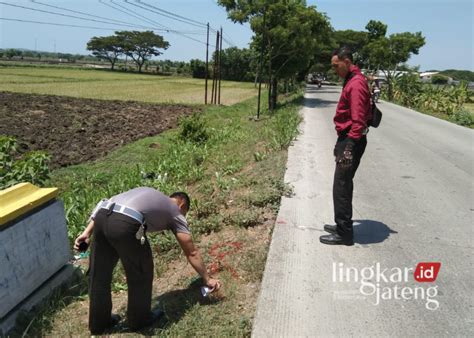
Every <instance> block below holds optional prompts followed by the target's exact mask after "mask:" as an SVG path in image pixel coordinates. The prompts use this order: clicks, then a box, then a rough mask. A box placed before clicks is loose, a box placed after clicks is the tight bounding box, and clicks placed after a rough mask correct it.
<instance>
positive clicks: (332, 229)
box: [324, 224, 337, 234]
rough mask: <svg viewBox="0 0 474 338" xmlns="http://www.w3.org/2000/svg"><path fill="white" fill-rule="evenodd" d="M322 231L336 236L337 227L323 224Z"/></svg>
mask: <svg viewBox="0 0 474 338" xmlns="http://www.w3.org/2000/svg"><path fill="white" fill-rule="evenodd" d="M324 231H326V232H329V233H330V234H337V225H331V224H324Z"/></svg>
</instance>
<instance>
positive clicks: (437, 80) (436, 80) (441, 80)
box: [431, 74, 449, 85]
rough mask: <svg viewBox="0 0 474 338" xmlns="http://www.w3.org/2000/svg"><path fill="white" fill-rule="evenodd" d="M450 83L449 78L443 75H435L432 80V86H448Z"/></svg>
mask: <svg viewBox="0 0 474 338" xmlns="http://www.w3.org/2000/svg"><path fill="white" fill-rule="evenodd" d="M448 81H449V78H448V77H447V76H444V75H441V74H435V75H433V77H432V78H431V83H432V84H437V85H444V84H447V83H448Z"/></svg>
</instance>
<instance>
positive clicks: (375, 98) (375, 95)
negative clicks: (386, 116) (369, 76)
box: [372, 87, 380, 103]
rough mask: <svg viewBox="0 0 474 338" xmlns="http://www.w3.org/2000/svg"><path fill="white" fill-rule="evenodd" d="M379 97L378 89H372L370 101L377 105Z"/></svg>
mask: <svg viewBox="0 0 474 338" xmlns="http://www.w3.org/2000/svg"><path fill="white" fill-rule="evenodd" d="M379 97H380V88H379V87H374V88H373V89H372V100H373V101H374V102H375V103H377V102H379Z"/></svg>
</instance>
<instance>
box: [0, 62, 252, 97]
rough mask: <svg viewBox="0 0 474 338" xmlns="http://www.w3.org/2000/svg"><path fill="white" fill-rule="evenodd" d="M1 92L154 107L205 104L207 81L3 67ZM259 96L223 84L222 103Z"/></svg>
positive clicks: (242, 85)
mask: <svg viewBox="0 0 474 338" xmlns="http://www.w3.org/2000/svg"><path fill="white" fill-rule="evenodd" d="M0 91H11V92H20V93H33V94H50V95H62V96H71V97H79V98H91V99H102V100H124V101H142V102H151V103H187V104H203V103H204V80H203V79H193V78H183V77H170V76H158V75H145V74H133V73H121V72H104V71H98V70H85V69H72V68H71V69H65V68H60V67H20V66H10V67H0ZM255 95H256V89H255V88H254V86H253V84H252V83H243V82H232V81H222V87H221V102H222V103H223V104H225V105H228V104H235V103H237V102H240V101H243V100H246V99H248V98H250V97H252V96H255Z"/></svg>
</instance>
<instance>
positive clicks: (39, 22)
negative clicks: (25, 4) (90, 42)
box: [0, 18, 118, 31]
mask: <svg viewBox="0 0 474 338" xmlns="http://www.w3.org/2000/svg"><path fill="white" fill-rule="evenodd" d="M0 20H5V21H18V22H27V23H37V24H41V25H53V26H64V27H77V28H90V29H102V30H112V31H113V30H118V29H117V28H106V27H91V26H82V25H68V24H61V23H53V22H42V21H31V20H21V19H16V18H15V19H14V18H0Z"/></svg>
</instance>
